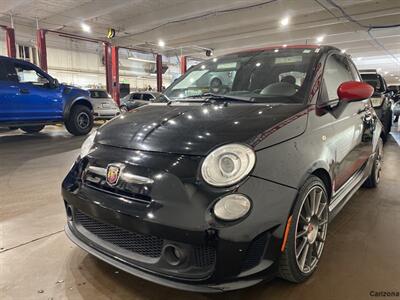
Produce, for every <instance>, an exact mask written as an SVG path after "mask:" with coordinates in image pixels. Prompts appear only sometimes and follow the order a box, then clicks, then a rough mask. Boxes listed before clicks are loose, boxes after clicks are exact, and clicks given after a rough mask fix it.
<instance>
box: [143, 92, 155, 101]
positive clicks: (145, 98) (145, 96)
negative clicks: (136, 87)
mask: <svg viewBox="0 0 400 300" xmlns="http://www.w3.org/2000/svg"><path fill="white" fill-rule="evenodd" d="M153 99H154V97H153V95H151V94H143V100H145V101H150V100H153Z"/></svg>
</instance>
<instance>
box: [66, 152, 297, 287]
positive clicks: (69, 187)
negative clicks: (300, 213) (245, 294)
mask: <svg viewBox="0 0 400 300" xmlns="http://www.w3.org/2000/svg"><path fill="white" fill-rule="evenodd" d="M106 148H107V147H106ZM106 152H107V153H106ZM125 152H126V154H129V157H130V158H132V151H129V150H118V149H115V148H113V149H105V148H104V147H102V146H99V147H98V149H97V150H96V151H95V153H92V155H93V157H91V158H89V159H83V160H80V161H78V162H77V163H76V164H75V165H74V167H73V168H72V170H71V171H70V173H69V174H68V176H67V177H66V179H65V180H64V182H63V190H62V192H63V198H64V200H65V205H66V208H67V211H69V213H68V216H69V221H68V226H67V228H66V232H67V234H68V236H69V237H70V238H71V240H72V241H74V242H75V243H76V244H77V245H78V246H80V247H82V248H83V249H85V250H86V251H88V252H90V253H92V254H94V255H95V256H97V257H99V258H100V259H102V260H104V261H106V262H108V263H110V264H112V265H114V266H116V267H118V268H121V269H123V270H125V271H127V272H129V273H131V274H134V275H136V276H139V277H142V278H144V279H148V280H150V281H154V282H158V283H160V284H163V285H167V286H170V287H175V288H178V289H184V290H191V291H202V292H220V291H225V290H232V289H238V288H243V287H246V286H250V285H253V284H256V283H258V282H260V281H261V280H264V279H269V278H272V277H273V276H274V274H275V271H276V267H277V264H276V261H277V260H278V258H279V256H280V247H281V243H282V237H283V231H284V227H285V224H286V220H287V217H288V215H289V211H290V209H291V206H292V203H293V200H294V199H295V197H296V194H297V191H296V190H295V189H292V188H288V187H285V186H281V185H279V184H276V183H272V182H268V181H265V180H263V179H260V178H255V177H249V178H248V180H246V181H245V182H244V183H242V184H241V185H240V186H236V187H233V188H232V189H225V190H222V191H221V190H220V189H210V188H209V187H207V186H202V184H201V183H197V184H193V183H194V182H195V181H196V179H195V178H192V177H191V176H190V174H189V173H188V171H187V170H188V169H194V170H195V171H196V170H197V168H193V165H198V161H196V160H197V159H196V158H193V157H190V158H187V157H182V156H179V157H180V158H181V159H180V165H182V166H183V169H181V171H179V170H176V171H175V172H174V173H173V172H168V173H166V172H162V171H161V170H165V169H166V168H165V167H163V165H164V164H165V163H166V161H168V165H171V164H170V163H171V161H175V160H176V157H173V155H165V154H156V153H142V155H141V158H142V161H141V163H140V164H139V166H138V164H137V159H136V160H135V162H136V165H135V166H133V165H130V164H129V158H128V156H126V157H125V155H124V153H125ZM113 156H114V157H113ZM147 156H148V157H147ZM171 156H172V157H171ZM94 157H96V158H94ZM103 158H107V159H106V161H103ZM117 159H120V161H124V162H128V164H129V166H127V167H126V169H127V170H128V171H132V172H134V173H135V174H139V175H142V176H143V175H145V176H146V177H150V178H153V179H154V183H152V184H150V185H147V186H140V187H130V188H131V189H130V190H129V191H131V192H132V194H133V195H134V197H128V195H127V194H126V193H122V192H121V193H120V194H116V193H115V191H112V192H110V191H105V190H100V189H96V188H93V187H89V186H87V185H86V184H85V182H83V181H82V178H85V176H86V175H87V174H86V173H85V172H86V171H85V170H86V169H87V166H88V165H101V166H106V165H107V164H108V163H110V162H115V161H116V160H117ZM193 160H194V161H193ZM180 172H183V173H184V174H185V176H184V175H183V173H181V174H180ZM160 175H161V176H160ZM157 176H159V177H157ZM157 178H162V179H157ZM135 188H137V189H135ZM233 191H236V192H239V193H243V194H246V195H247V196H248V197H250V198H251V199H252V202H253V209H252V210H251V212H250V215H248V216H247V217H246V218H245V219H243V220H240V221H236V222H220V221H218V220H215V218H213V215H212V213H211V212H210V207H212V204H213V203H214V200H215V199H217V198H218V197H220V196H221V195H224V194H227V193H230V192H233ZM74 211H75V212H76V211H80V212H82V213H83V214H84V215H86V216H87V217H88V218H89V219H90V220H94V221H93V222H95V223H96V222H97V223H96V224H97V225H92V223H93V222H92V223H90V224H89V225H87V227H86V229H88V228H89V231H91V232H87V230H86V231H85V230H84V229H82V226H81V224H82V223H84V222H85V221H81V220H79V218H76V217H75V212H74ZM103 224H105V225H106V226H111V227H112V230H111V231H110V230H109V229H107V230H108V231H107V232H105V233H104V232H100V233H99V232H98V230H97V229H98V228H100V227H103V226H104V225H103ZM90 226H91V227H90ZM93 226H94V227H93ZM91 228H92V229H93V228H94V229H93V230H92V229H91ZM115 230H117V231H115ZM121 231H123V233H121ZM125 233H127V234H135V235H136V234H138V235H140V236H139V239H140V240H143V239H146V240H148V239H152V238H153V237H156V238H159V239H161V241H160V243H159V244H158V246H157V247H159V250H157V251H158V252H157V253H155V254H154V251H153V250H154V246H149V244H141V245H140V247H139V248H137V245H133V246H132V244H129V245H128V246H126V244H124V243H122V244H121V240H124V241H127V240H129V237H128V238H127V237H126V235H124V234H125ZM110 236H112V237H115V236H119V237H121V239H119V240H118V241H115V240H112V241H111V240H110V239H109V237H110ZM132 240H135V239H132ZM110 243H111V244H110ZM112 243H114V244H112ZM152 245H154V243H153V244H152ZM170 245H173V246H176V247H178V249H180V250H182V251H183V253H184V258H185V259H184V260H183V262H182V263H179V264H171V263H170V261H168V257H167V255H166V253H167V252H166V247H168V246H170ZM135 247H136V248H135ZM150 248H151V251H153V252H151V253H150V254H149V252H142V251H143V249H145V250H146V249H147V250H146V251H148V249H150ZM138 249H139V250H138ZM210 249H211V250H210ZM133 252H134V253H133ZM138 254H139V255H138Z"/></svg>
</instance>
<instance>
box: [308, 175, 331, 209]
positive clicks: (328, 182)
mask: <svg viewBox="0 0 400 300" xmlns="http://www.w3.org/2000/svg"><path fill="white" fill-rule="evenodd" d="M311 175H315V176H317V177H318V178H319V179H321V180H322V181H323V183H324V184H325V188H326V191H327V192H328V201H330V199H331V196H332V179H331V175H330V174H329V172H328V171H327V170H325V169H323V168H318V169H316V170H315V171H313V172H312V173H311Z"/></svg>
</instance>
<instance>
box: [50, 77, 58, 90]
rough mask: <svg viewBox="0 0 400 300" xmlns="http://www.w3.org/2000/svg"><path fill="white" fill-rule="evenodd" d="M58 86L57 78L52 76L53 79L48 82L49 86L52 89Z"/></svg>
mask: <svg viewBox="0 0 400 300" xmlns="http://www.w3.org/2000/svg"><path fill="white" fill-rule="evenodd" d="M59 86H60V83H59V82H58V80H57V79H55V78H53V80H52V81H51V82H50V87H51V88H52V89H54V88H57V87H59Z"/></svg>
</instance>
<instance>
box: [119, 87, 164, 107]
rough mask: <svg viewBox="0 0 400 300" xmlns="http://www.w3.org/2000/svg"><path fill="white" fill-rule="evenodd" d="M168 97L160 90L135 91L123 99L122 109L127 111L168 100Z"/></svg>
mask: <svg viewBox="0 0 400 300" xmlns="http://www.w3.org/2000/svg"><path fill="white" fill-rule="evenodd" d="M167 101H168V99H167V97H165V96H164V95H163V94H162V93H158V92H150V91H149V92H134V93H130V94H129V95H126V96H125V97H124V98H122V99H121V104H120V107H119V108H120V110H121V112H127V111H130V110H132V109H134V108H138V107H140V106H143V105H147V104H149V103H152V102H153V103H158V102H167Z"/></svg>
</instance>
